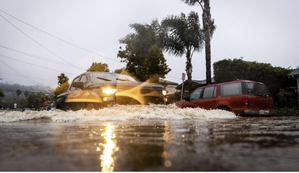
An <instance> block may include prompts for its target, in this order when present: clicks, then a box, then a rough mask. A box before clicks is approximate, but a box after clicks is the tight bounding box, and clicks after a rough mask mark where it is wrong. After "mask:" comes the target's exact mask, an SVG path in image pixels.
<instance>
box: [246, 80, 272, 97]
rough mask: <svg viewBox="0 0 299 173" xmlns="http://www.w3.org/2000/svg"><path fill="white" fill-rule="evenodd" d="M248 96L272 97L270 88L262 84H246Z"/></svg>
mask: <svg viewBox="0 0 299 173" xmlns="http://www.w3.org/2000/svg"><path fill="white" fill-rule="evenodd" d="M245 86H246V94H248V95H270V92H269V90H268V88H267V87H266V86H265V85H264V84H261V83H253V82H246V83H245Z"/></svg>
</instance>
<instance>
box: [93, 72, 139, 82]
mask: <svg viewBox="0 0 299 173" xmlns="http://www.w3.org/2000/svg"><path fill="white" fill-rule="evenodd" d="M90 77H91V81H93V82H110V81H113V82H123V81H136V80H134V79H133V78H132V77H131V76H127V75H123V74H118V73H91V74H90Z"/></svg>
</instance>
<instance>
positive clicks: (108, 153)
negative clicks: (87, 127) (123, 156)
mask: <svg viewBox="0 0 299 173" xmlns="http://www.w3.org/2000/svg"><path fill="white" fill-rule="evenodd" d="M101 136H102V137H103V139H104V143H103V144H102V146H103V152H102V155H101V156H100V160H101V167H102V171H103V172H112V171H113V170H114V163H115V159H114V158H113V154H114V152H116V151H117V150H118V147H117V145H116V140H115V133H114V126H113V125H111V124H106V125H104V129H103V133H102V135H101ZM97 151H99V148H97Z"/></svg>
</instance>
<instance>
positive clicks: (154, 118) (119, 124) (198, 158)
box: [0, 105, 299, 171]
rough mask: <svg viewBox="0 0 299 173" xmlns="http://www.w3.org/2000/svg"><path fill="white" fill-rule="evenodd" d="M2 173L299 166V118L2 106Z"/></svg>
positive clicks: (133, 108)
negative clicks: (4, 108) (19, 109)
mask: <svg viewBox="0 0 299 173" xmlns="http://www.w3.org/2000/svg"><path fill="white" fill-rule="evenodd" d="M0 132H1V133H0V171H299V164H298V161H299V117H237V116H235V115H234V114H232V113H229V112H225V111H220V110H203V109H200V108H197V109H179V108H176V107H175V106H174V105H168V106H164V105H159V106H156V105H149V106H115V107H110V108H105V109H101V110H98V111H94V110H92V111H85V110H81V111H76V112H72V111H70V112H62V111H53V112H46V111H45V112H33V111H32V112H30V111H29V112H23V113H22V112H7V111H1V112H0Z"/></svg>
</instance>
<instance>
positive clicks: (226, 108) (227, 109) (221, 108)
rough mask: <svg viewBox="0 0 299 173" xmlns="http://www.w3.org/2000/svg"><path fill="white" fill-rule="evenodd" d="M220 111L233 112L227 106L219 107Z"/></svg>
mask: <svg viewBox="0 0 299 173" xmlns="http://www.w3.org/2000/svg"><path fill="white" fill-rule="evenodd" d="M218 109H220V110H223V111H228V112H231V110H230V108H228V107H226V106H221V107H218Z"/></svg>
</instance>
